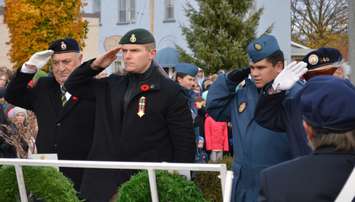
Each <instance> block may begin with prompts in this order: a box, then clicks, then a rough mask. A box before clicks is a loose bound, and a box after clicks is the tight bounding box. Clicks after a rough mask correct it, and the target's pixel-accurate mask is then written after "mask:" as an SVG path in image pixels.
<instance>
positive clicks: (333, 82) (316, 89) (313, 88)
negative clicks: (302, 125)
mask: <svg viewBox="0 0 355 202" xmlns="http://www.w3.org/2000/svg"><path fill="white" fill-rule="evenodd" d="M354 100H355V87H354V86H353V85H352V84H351V82H350V81H349V80H347V79H341V78H337V77H335V76H329V75H326V76H324V75H323V76H316V77H314V78H311V79H310V80H308V81H307V83H306V85H305V86H304V88H303V89H302V90H301V99H300V106H301V112H302V115H303V118H304V119H305V120H306V121H307V122H308V123H310V124H311V125H312V126H313V127H315V128H318V129H326V130H327V131H328V132H339V133H342V132H347V131H350V130H354V129H355V107H354V103H355V102H354Z"/></svg>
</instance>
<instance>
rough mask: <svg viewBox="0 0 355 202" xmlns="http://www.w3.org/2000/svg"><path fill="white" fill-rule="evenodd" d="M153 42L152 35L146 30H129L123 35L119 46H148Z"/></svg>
mask: <svg viewBox="0 0 355 202" xmlns="http://www.w3.org/2000/svg"><path fill="white" fill-rule="evenodd" d="M154 42H155V39H154V36H153V35H152V33H150V32H149V31H148V30H146V29H142V28H138V29H133V30H130V31H128V32H127V33H126V34H125V35H123V37H122V38H121V40H120V42H119V44H148V43H154Z"/></svg>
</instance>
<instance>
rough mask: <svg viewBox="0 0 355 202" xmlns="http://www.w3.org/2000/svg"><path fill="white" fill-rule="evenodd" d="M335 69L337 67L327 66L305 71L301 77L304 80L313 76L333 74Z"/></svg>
mask: <svg viewBox="0 0 355 202" xmlns="http://www.w3.org/2000/svg"><path fill="white" fill-rule="evenodd" d="M336 70H337V67H329V68H326V69H319V70H318V69H317V70H311V71H308V72H307V73H305V74H304V75H303V78H304V79H305V80H309V79H311V78H312V77H315V76H320V75H333V74H334V72H335V71H336Z"/></svg>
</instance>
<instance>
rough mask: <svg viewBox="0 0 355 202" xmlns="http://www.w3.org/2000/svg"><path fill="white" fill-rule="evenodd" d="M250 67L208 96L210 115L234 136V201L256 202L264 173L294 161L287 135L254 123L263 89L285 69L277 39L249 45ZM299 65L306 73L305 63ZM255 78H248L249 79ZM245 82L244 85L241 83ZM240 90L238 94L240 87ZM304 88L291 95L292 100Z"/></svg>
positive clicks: (214, 87)
mask: <svg viewBox="0 0 355 202" xmlns="http://www.w3.org/2000/svg"><path fill="white" fill-rule="evenodd" d="M247 50H248V55H249V57H250V58H251V64H250V67H248V68H244V69H237V70H233V71H232V72H230V73H229V74H227V75H223V74H222V75H220V76H219V77H218V79H217V80H216V81H215V82H214V83H213V84H212V86H211V87H210V89H209V91H208V96H207V112H208V114H209V115H210V116H211V117H212V118H213V119H214V120H216V121H230V122H231V123H232V133H233V152H234V159H233V171H234V178H233V196H232V197H233V200H232V201H238V202H239V201H240V202H243V201H256V199H257V196H258V192H259V187H260V185H259V180H258V179H259V177H258V176H259V174H260V171H261V170H262V169H264V168H267V167H269V166H272V165H275V164H277V163H280V162H283V161H286V160H290V159H291V157H292V156H291V154H290V150H289V143H288V138H287V136H286V135H285V134H284V133H277V132H273V131H270V130H268V129H265V128H263V127H261V126H260V125H258V124H257V123H256V122H255V120H254V111H255V107H256V103H257V101H258V99H259V97H260V94H261V92H262V91H261V89H262V88H263V87H265V86H266V85H267V84H268V83H269V82H271V81H273V80H274V79H275V77H276V76H277V75H278V74H279V73H280V72H281V71H282V69H283V68H284V57H283V53H282V51H281V50H280V48H279V45H278V42H277V40H276V38H275V37H274V36H272V35H263V36H261V37H260V38H258V39H256V40H255V41H253V42H251V43H250V44H249V45H248V49H247ZM291 65H295V67H296V68H299V69H300V71H301V72H302V71H303V70H302V65H304V64H302V63H300V64H297V65H296V64H291ZM249 73H250V75H251V77H248V75H249ZM242 80H244V82H243V83H240V82H241V81H242ZM238 85H239V87H238V90H237V91H236V88H237V86H238ZM297 88H301V85H300V84H297V85H295V86H294V89H291V90H289V91H288V92H287V95H288V96H289V97H292V96H293V95H294V91H295V90H296V89H297Z"/></svg>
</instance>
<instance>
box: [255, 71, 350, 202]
mask: <svg viewBox="0 0 355 202" xmlns="http://www.w3.org/2000/svg"><path fill="white" fill-rule="evenodd" d="M354 103H355V87H354V86H353V85H352V84H351V83H350V82H349V81H348V80H343V79H339V78H336V77H334V76H318V77H314V78H312V79H310V80H309V81H308V82H307V84H306V85H305V87H304V88H303V89H302V91H301V92H300V110H301V114H302V117H303V126H304V129H305V131H306V134H307V138H308V141H309V144H310V146H311V147H312V149H313V150H314V151H313V153H312V154H310V155H307V156H303V157H300V158H297V159H294V160H291V161H287V162H284V163H281V164H279V165H276V166H274V167H271V168H268V169H266V170H264V171H263V172H262V174H261V189H262V192H261V197H260V201H289V202H292V201H295V202H296V201H297V202H298V201H334V200H335V199H336V197H337V196H338V194H339V192H340V190H341V189H342V187H343V185H344V184H345V182H346V180H347V178H348V177H349V175H350V173H351V171H352V170H353V168H354V165H355V153H354V151H355V107H354Z"/></svg>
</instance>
